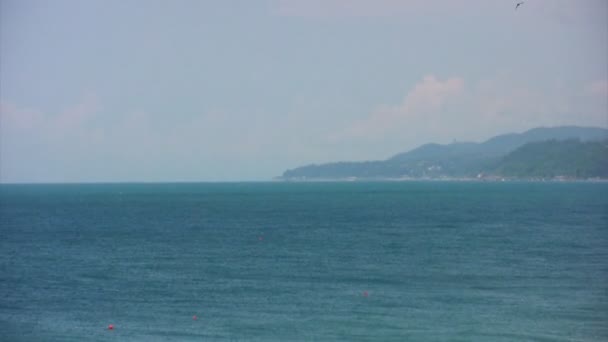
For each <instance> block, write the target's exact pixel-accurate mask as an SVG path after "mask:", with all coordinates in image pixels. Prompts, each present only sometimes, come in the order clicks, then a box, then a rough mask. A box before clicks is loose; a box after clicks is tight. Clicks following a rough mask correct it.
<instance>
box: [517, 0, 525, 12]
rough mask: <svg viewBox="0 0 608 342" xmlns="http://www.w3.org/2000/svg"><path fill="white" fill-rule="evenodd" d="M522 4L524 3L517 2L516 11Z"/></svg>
mask: <svg viewBox="0 0 608 342" xmlns="http://www.w3.org/2000/svg"><path fill="white" fill-rule="evenodd" d="M523 4H524V2H523V1H520V2H518V3H517V4H516V5H515V9H516V10H517V7H519V6H521V5H523Z"/></svg>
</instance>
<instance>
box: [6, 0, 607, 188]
mask: <svg viewBox="0 0 608 342" xmlns="http://www.w3.org/2000/svg"><path fill="white" fill-rule="evenodd" d="M515 3H516V1H509V0H496V1H493V0H471V1H453V0H444V1H432V0H369V1H363V0H261V1H254V0H242V1H225V0H217V1H206V0H192V1H189V0H171V1H170V0H161V1H150V0H145V1H144V0H104V1H101V0H99V1H95V0H84V1H81V0H53V1H46V0H43V1H33V0H0V4H1V5H0V6H1V7H0V9H1V13H0V106H1V107H0V108H1V112H0V133H1V135H0V181H1V182H63V181H71V182H80V181H199V180H200V181H224V180H267V179H270V178H272V177H273V176H277V175H280V174H281V173H282V172H283V170H285V169H287V168H293V167H296V166H300V165H302V164H309V163H320V162H326V161H335V160H366V159H384V158H387V157H390V156H391V155H393V154H395V153H398V152H402V151H406V150H408V149H411V148H414V147H416V146H417V145H419V144H423V143H427V142H438V143H450V142H452V141H454V140H457V141H463V140H472V141H481V140H484V139H487V138H489V137H491V136H494V135H496V134H501V133H507V132H520V131H524V130H526V129H529V128H532V127H536V126H556V125H564V124H573V125H583V126H601V127H608V64H607V62H606V61H607V60H608V1H606V0H597V1H594V0H582V1H572V0H529V1H526V2H525V4H524V5H523V6H521V7H520V8H519V9H518V10H517V11H515V10H514V7H515Z"/></svg>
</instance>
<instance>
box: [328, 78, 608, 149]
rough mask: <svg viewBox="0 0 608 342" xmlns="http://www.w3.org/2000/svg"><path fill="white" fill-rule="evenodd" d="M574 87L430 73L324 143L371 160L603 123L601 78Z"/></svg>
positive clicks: (604, 109)
mask: <svg viewBox="0 0 608 342" xmlns="http://www.w3.org/2000/svg"><path fill="white" fill-rule="evenodd" d="M573 87H575V86H574V85H568V86H560V85H559V84H556V85H546V84H545V85H536V86H534V85H531V84H529V83H527V82H524V81H522V80H518V79H515V78H514V77H513V76H511V75H509V74H502V75H496V76H494V77H492V78H488V79H484V80H480V81H477V82H472V81H469V82H465V80H464V79H463V78H462V77H451V78H447V79H441V78H438V77H435V76H432V75H430V76H426V77H424V78H423V79H422V80H420V81H419V82H418V83H417V84H416V85H414V87H412V88H411V89H410V90H409V91H408V92H407V93H406V95H405V97H404V99H403V101H402V103H401V104H398V105H386V104H385V105H379V106H377V107H376V108H375V109H372V110H371V111H370V114H369V115H367V116H366V117H364V118H361V119H357V120H353V121H351V122H350V123H348V124H347V125H345V126H343V127H341V128H338V129H336V130H334V133H333V134H331V135H329V136H328V137H327V141H329V142H331V143H333V144H335V145H336V146H344V150H345V151H348V150H349V149H351V150H352V149H355V150H358V151H362V150H366V151H370V156H369V157H370V158H374V157H375V158H382V157H385V156H386V157H388V156H389V155H390V153H397V152H401V151H403V150H407V149H410V148H414V147H416V146H418V145H420V144H422V143H426V142H436V143H449V142H452V141H453V140H458V141H482V140H485V139H487V138H489V137H492V136H494V135H497V134H503V133H508V132H521V131H524V130H527V129H530V128H533V127H539V126H559V125H581V126H602V127H606V126H608V115H607V111H608V108H607V105H606V90H607V84H606V82H605V81H597V82H592V83H589V84H588V85H587V86H586V88H585V89H586V92H585V93H583V92H579V93H577V92H573V91H571V89H572V88H573ZM579 89H580V88H579ZM585 94H587V95H585ZM589 94H593V95H594V98H591V99H590V98H589ZM602 94H603V95H602ZM596 95H602V96H596ZM387 145H388V146H394V150H392V151H389V150H387V149H386V146H387ZM374 146H376V147H374ZM377 151H385V152H383V153H382V154H381V155H378V152H377ZM372 153H375V154H376V155H375V156H374V155H371V154H372ZM360 158H361V157H360ZM363 159H366V158H365V157H363Z"/></svg>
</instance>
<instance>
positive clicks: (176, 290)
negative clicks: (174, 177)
mask: <svg viewBox="0 0 608 342" xmlns="http://www.w3.org/2000/svg"><path fill="white" fill-rule="evenodd" d="M0 226H1V227H0V234H1V235H0V237H1V239H0V251H1V252H2V253H1V255H0V335H1V338H0V339H1V340H3V341H201V340H205V341H213V340H243V341H249V340H252V341H325V340H329V341H333V340H344V341H357V340H374V341H600V340H608V184H606V183H456V182H428V183H424V182H402V183H388V182H387V183H356V182H355V183H297V184H296V183H291V184H290V183H230V184H106V185H104V184H99V185H1V186H0ZM194 315H196V316H197V319H196V320H195V319H193V316H194ZM109 324H113V325H114V327H115V328H114V330H112V331H110V330H108V329H107V327H108V325H109Z"/></svg>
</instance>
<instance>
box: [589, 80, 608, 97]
mask: <svg viewBox="0 0 608 342" xmlns="http://www.w3.org/2000/svg"><path fill="white" fill-rule="evenodd" d="M585 90H586V92H587V93H589V94H590V95H597V96H602V97H608V80H597V81H594V82H591V83H589V84H588V85H587V87H586V89H585Z"/></svg>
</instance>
